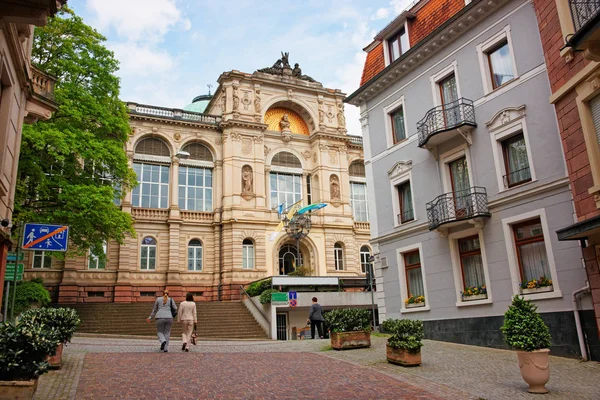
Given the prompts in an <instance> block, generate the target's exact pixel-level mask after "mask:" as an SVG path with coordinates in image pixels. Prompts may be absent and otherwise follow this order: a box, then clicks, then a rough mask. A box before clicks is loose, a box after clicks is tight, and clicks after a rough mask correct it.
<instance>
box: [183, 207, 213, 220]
mask: <svg viewBox="0 0 600 400" xmlns="http://www.w3.org/2000/svg"><path fill="white" fill-rule="evenodd" d="M213 215H214V214H213V213H211V212H201V211H183V210H182V211H181V218H182V219H183V220H184V221H196V222H212V221H213Z"/></svg>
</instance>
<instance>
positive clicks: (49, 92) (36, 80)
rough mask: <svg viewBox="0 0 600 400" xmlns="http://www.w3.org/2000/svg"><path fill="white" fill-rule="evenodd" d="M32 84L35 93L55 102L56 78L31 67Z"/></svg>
mask: <svg viewBox="0 0 600 400" xmlns="http://www.w3.org/2000/svg"><path fill="white" fill-rule="evenodd" d="M31 83H32V85H33V92H34V93H36V94H38V95H40V96H42V97H45V98H47V99H49V100H52V101H54V84H55V83H56V80H55V79H54V78H52V77H51V76H50V75H47V74H46V73H44V72H42V71H40V70H39V69H37V68H35V67H31Z"/></svg>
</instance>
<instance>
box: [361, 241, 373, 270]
mask: <svg viewBox="0 0 600 400" xmlns="http://www.w3.org/2000/svg"><path fill="white" fill-rule="evenodd" d="M369 257H371V249H369V246H362V247H361V248H360V271H361V272H362V273H363V274H366V273H367V270H368V268H369Z"/></svg>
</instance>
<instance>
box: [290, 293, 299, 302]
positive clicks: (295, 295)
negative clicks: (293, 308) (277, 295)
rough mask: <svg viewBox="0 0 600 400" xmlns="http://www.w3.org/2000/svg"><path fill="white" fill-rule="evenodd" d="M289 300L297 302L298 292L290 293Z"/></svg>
mask: <svg viewBox="0 0 600 400" xmlns="http://www.w3.org/2000/svg"><path fill="white" fill-rule="evenodd" d="M288 299H289V300H297V299H298V293H297V292H288Z"/></svg>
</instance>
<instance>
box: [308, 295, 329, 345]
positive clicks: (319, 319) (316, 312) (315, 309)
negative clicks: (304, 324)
mask: <svg viewBox="0 0 600 400" xmlns="http://www.w3.org/2000/svg"><path fill="white" fill-rule="evenodd" d="M317 301H318V299H317V298H316V297H313V298H312V302H313V303H312V306H310V313H309V314H308V322H310V338H311V339H314V338H315V326H316V327H317V331H318V333H319V337H320V338H321V339H323V321H325V319H324V318H323V309H322V308H321V305H320V304H319V303H317Z"/></svg>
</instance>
